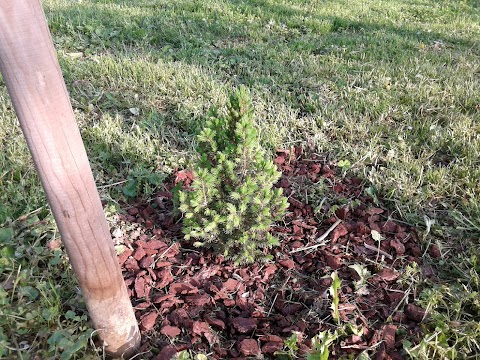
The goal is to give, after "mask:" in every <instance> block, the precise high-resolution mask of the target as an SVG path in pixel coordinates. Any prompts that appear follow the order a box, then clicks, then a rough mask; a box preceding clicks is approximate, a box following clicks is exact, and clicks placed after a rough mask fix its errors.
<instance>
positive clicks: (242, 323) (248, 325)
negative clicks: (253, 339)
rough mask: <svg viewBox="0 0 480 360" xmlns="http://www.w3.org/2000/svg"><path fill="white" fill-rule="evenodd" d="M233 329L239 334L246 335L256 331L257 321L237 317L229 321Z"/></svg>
mask: <svg viewBox="0 0 480 360" xmlns="http://www.w3.org/2000/svg"><path fill="white" fill-rule="evenodd" d="M231 321H232V325H233V327H234V328H235V329H236V330H237V331H238V332H241V333H247V332H249V331H251V330H254V329H256V327H257V319H255V318H242V317H237V318H234V319H232V320H231Z"/></svg>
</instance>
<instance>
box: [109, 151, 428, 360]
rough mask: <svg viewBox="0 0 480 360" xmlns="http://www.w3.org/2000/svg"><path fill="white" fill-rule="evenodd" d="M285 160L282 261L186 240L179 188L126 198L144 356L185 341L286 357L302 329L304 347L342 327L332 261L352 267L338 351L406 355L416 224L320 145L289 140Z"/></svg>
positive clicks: (126, 244) (127, 250)
mask: <svg viewBox="0 0 480 360" xmlns="http://www.w3.org/2000/svg"><path fill="white" fill-rule="evenodd" d="M275 163H276V164H277V165H278V167H279V168H280V169H281V171H282V178H281V180H280V181H279V183H278V185H277V186H281V187H282V188H283V189H284V193H285V195H287V196H288V197H289V203H290V207H289V209H288V213H287V215H286V217H285V219H284V223H281V224H276V225H275V226H273V227H272V229H271V232H272V233H274V234H275V235H276V236H277V237H279V238H280V239H281V246H280V247H278V248H274V249H271V251H270V253H271V255H273V257H274V259H275V261H273V262H271V263H254V264H252V265H249V266H234V265H233V264H232V262H230V261H225V260H224V259H223V257H222V256H215V255H213V254H212V253H211V251H209V250H202V249H200V250H199V249H198V248H195V247H193V245H192V244H191V243H190V242H186V241H184V240H183V235H182V233H181V222H180V220H179V219H178V218H175V217H174V216H173V201H172V193H171V191H163V192H160V193H158V194H157V195H156V197H155V199H154V200H152V201H150V202H148V201H139V202H136V203H134V204H128V205H127V204H125V206H126V214H124V215H120V216H119V219H118V227H117V228H116V229H115V230H114V231H113V237H114V239H115V242H116V245H117V246H116V249H117V251H118V252H119V255H118V261H119V263H120V265H121V267H122V270H123V273H124V278H125V283H126V285H127V288H128V293H129V295H130V297H131V300H132V303H133V305H134V307H135V313H136V316H137V319H138V321H139V324H140V329H141V332H142V338H143V344H142V347H141V351H142V352H145V353H144V354H143V355H142V358H144V359H156V360H161V359H170V358H172V357H173V356H174V355H175V354H176V353H177V352H180V351H182V350H186V349H188V350H192V352H193V353H203V354H207V355H208V358H209V359H233V358H239V359H240V358H243V359H245V358H262V356H263V358H275V355H274V354H275V352H277V351H281V350H282V349H284V340H285V339H287V338H289V337H290V336H291V335H292V334H293V333H295V334H296V335H297V339H298V344H297V345H298V348H299V349H298V351H297V353H296V356H297V357H299V358H305V356H306V354H307V353H308V352H309V349H310V348H311V346H312V341H311V339H312V338H313V337H314V336H315V335H317V334H318V333H319V332H321V331H325V330H331V331H332V332H333V331H335V330H336V329H338V328H339V326H338V324H337V323H336V321H335V320H334V319H333V317H332V310H331V304H332V297H331V295H330V292H329V291H328V289H329V287H330V286H331V283H332V278H331V274H332V273H333V272H337V274H338V277H339V278H340V279H341V287H340V290H339V298H340V299H339V300H340V301H339V313H340V319H341V321H340V323H341V324H350V325H351V326H349V329H350V331H344V333H343V335H342V336H341V337H340V338H339V339H338V340H337V341H336V342H335V343H334V344H333V345H332V346H331V348H330V359H337V358H339V357H340V356H346V355H347V356H348V355H349V354H352V355H353V354H359V353H360V352H362V351H366V352H368V354H369V355H371V356H372V355H374V357H373V358H376V359H402V358H403V355H404V354H403V352H402V340H403V339H404V338H406V337H407V338H408V339H409V340H410V341H411V342H413V343H415V342H416V339H418V335H419V333H420V323H421V321H422V319H423V317H424V314H425V311H424V310H423V309H421V308H419V307H417V306H415V305H413V300H414V295H415V294H413V291H410V290H409V285H410V284H409V282H408V279H407V278H406V275H405V271H404V269H405V268H406V266H407V265H408V264H411V263H413V262H415V263H417V264H421V250H420V247H419V240H418V237H417V234H416V232H415V229H414V228H412V227H410V226H408V225H405V224H404V223H401V222H398V221H395V220H394V219H392V218H391V217H390V213H389V212H388V211H387V210H386V209H384V208H382V207H380V206H379V205H378V204H375V203H374V201H373V199H372V198H371V197H369V196H367V195H365V191H364V184H363V182H362V180H360V179H358V178H350V177H342V176H341V174H340V170H339V169H335V168H334V167H333V166H332V165H331V164H329V163H328V161H327V160H326V159H325V158H322V157H321V156H319V155H317V154H309V155H308V156H307V155H305V154H304V153H303V151H302V149H301V148H294V149H292V150H291V151H290V150H284V151H279V152H278V153H277V157H276V159H275ZM176 175H177V177H176V180H175V181H179V180H183V181H184V182H185V184H186V185H188V183H189V182H190V181H191V179H192V176H191V173H189V172H188V171H180V172H178V173H177V174H176ZM175 181H172V184H171V185H170V186H169V188H172V187H173V185H174V184H173V183H174V182H175ZM318 189H323V190H322V193H321V194H320V195H321V196H323V198H325V199H327V201H323V202H322V201H318V199H316V201H315V204H316V205H317V208H316V209H314V208H313V206H312V205H309V203H310V204H312V203H313V200H315V198H314V196H317V195H318ZM315 191H317V193H315ZM328 230H330V232H329V233H328V235H327V236H323V239H321V240H320V241H318V239H319V238H320V237H322V235H324V234H325V233H326V232H328ZM359 273H360V274H362V276H360V275H359ZM345 328H346V327H345ZM345 328H344V329H345Z"/></svg>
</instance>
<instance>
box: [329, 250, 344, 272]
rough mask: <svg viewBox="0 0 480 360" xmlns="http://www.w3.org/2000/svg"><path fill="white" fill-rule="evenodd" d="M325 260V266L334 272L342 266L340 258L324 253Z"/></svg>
mask: <svg viewBox="0 0 480 360" xmlns="http://www.w3.org/2000/svg"><path fill="white" fill-rule="evenodd" d="M325 260H326V261H327V265H328V266H330V267H331V268H332V269H333V270H336V269H338V268H340V266H342V257H341V256H336V255H333V254H330V253H328V252H325Z"/></svg>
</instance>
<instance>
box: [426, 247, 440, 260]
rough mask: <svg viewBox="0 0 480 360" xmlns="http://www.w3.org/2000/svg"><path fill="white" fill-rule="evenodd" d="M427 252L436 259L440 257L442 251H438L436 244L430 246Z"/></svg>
mask: <svg viewBox="0 0 480 360" xmlns="http://www.w3.org/2000/svg"><path fill="white" fill-rule="evenodd" d="M429 254H430V255H431V256H432V257H433V258H436V259H438V258H440V257H442V252H441V251H440V248H439V247H438V245H436V244H434V245H432V246H431V247H430V250H429Z"/></svg>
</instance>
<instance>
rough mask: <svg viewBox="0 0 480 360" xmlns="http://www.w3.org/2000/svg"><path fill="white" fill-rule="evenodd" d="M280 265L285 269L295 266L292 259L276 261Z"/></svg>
mask: <svg viewBox="0 0 480 360" xmlns="http://www.w3.org/2000/svg"><path fill="white" fill-rule="evenodd" d="M277 262H278V263H279V264H280V265H282V266H283V267H284V268H287V269H293V268H295V262H294V261H293V260H292V259H282V260H278V261H277Z"/></svg>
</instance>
